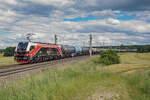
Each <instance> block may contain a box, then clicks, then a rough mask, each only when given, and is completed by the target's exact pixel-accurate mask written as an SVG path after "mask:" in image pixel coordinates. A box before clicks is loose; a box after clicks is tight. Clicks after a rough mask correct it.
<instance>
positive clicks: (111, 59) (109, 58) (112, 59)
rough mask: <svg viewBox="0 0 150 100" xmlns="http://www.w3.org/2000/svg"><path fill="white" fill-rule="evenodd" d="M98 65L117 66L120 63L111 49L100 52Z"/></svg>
mask: <svg viewBox="0 0 150 100" xmlns="http://www.w3.org/2000/svg"><path fill="white" fill-rule="evenodd" d="M100 63H102V64H105V65H111V64H118V63H120V57H119V56H118V55H117V53H116V52H115V51H113V50H111V49H109V50H107V51H102V52H101V53H100Z"/></svg>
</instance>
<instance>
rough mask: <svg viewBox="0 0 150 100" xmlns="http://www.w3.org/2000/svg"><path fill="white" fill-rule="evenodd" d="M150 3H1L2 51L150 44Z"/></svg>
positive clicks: (76, 0)
mask: <svg viewBox="0 0 150 100" xmlns="http://www.w3.org/2000/svg"><path fill="white" fill-rule="evenodd" d="M149 19H150V1H149V0H132V1H131V0H115V2H114V0H11V1H10V0H1V1H0V48H5V47H7V46H16V45H17V43H18V42H19V41H24V40H26V38H25V36H26V34H28V33H35V35H34V36H33V37H32V39H33V40H34V41H40V42H52V43H53V42H54V34H57V35H58V36H59V43H60V44H62V43H63V44H69V45H81V46H83V45H88V44H89V43H88V38H89V37H88V36H89V34H90V33H92V34H93V38H94V39H93V45H99V44H101V43H103V42H105V44H106V45H120V44H149V41H150V30H149V29H150V20H149Z"/></svg>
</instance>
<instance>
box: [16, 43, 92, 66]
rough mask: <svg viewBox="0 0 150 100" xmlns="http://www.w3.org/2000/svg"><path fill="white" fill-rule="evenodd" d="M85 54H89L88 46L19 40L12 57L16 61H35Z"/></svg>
mask: <svg viewBox="0 0 150 100" xmlns="http://www.w3.org/2000/svg"><path fill="white" fill-rule="evenodd" d="M87 54H89V48H88V47H82V48H81V47H74V46H68V45H56V44H50V43H40V42H19V44H18V46H17V47H16V50H15V55H14V58H15V60H16V61H17V62H18V63H37V62H42V61H48V60H52V59H60V58H64V57H72V56H78V55H87Z"/></svg>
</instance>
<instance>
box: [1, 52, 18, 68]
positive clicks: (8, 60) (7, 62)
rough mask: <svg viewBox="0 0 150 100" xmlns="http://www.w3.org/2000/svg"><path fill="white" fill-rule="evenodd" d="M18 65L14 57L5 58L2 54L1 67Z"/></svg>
mask: <svg viewBox="0 0 150 100" xmlns="http://www.w3.org/2000/svg"><path fill="white" fill-rule="evenodd" d="M14 64H17V63H16V62H15V61H14V57H3V54H0V66H7V65H14Z"/></svg>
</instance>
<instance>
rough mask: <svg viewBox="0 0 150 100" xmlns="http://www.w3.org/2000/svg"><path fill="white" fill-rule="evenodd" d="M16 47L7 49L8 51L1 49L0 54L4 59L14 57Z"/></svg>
mask: <svg viewBox="0 0 150 100" xmlns="http://www.w3.org/2000/svg"><path fill="white" fill-rule="evenodd" d="M15 48H16V47H7V48H6V49H0V53H1V54H3V56H4V57H9V56H14V53H15Z"/></svg>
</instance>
